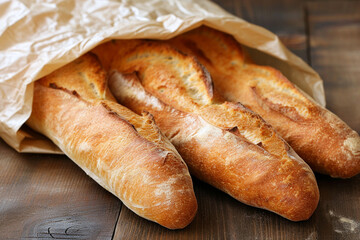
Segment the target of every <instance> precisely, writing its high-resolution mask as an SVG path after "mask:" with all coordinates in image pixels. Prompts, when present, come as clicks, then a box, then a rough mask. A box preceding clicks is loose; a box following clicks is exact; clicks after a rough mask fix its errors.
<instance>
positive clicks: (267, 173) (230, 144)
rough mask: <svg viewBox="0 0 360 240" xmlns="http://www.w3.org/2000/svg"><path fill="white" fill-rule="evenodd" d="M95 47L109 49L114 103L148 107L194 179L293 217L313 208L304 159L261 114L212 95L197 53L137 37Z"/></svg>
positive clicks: (103, 53) (103, 54)
mask: <svg viewBox="0 0 360 240" xmlns="http://www.w3.org/2000/svg"><path fill="white" fill-rule="evenodd" d="M108 45H112V46H108ZM130 46H131V47H130ZM94 51H95V52H96V53H98V54H99V58H100V59H107V60H109V59H111V57H109V56H110V55H113V57H112V60H109V62H110V64H109V65H108V67H109V69H110V72H111V74H110V77H109V88H110V90H111V91H112V93H113V94H114V95H115V97H116V98H117V99H118V100H119V102H120V103H121V104H123V105H125V106H127V107H129V108H130V109H132V110H133V111H135V112H141V111H144V110H145V111H148V112H151V113H152V114H153V116H154V118H155V119H156V122H157V124H158V126H159V128H160V129H161V131H162V132H163V133H164V134H165V136H166V137H168V138H169V139H170V141H171V142H172V143H173V144H174V146H175V147H176V148H177V150H178V151H179V153H180V154H181V156H182V157H183V158H184V160H185V161H186V163H187V164H188V166H189V169H190V172H191V173H192V174H194V175H195V176H196V177H197V178H199V179H201V180H203V181H205V182H207V183H209V184H211V185H213V186H215V187H217V188H219V189H221V190H223V191H224V192H226V193H228V194H229V195H231V196H233V197H234V198H236V199H237V200H239V201H241V202H243V203H246V204H248V205H251V206H255V207H259V208H264V209H267V210H270V211H273V212H275V213H277V214H279V215H281V216H283V217H285V218H288V219H290V220H293V221H300V220H305V219H308V218H309V217H310V216H311V215H312V213H313V212H314V210H315V208H316V206H317V204H318V200H319V191H318V187H317V183H316V180H315V177H314V174H313V172H312V171H311V169H310V168H309V166H308V165H307V164H306V163H305V162H303V161H302V160H301V159H300V158H299V157H298V156H297V155H296V153H295V152H294V151H293V150H292V149H291V148H290V147H289V146H288V144H287V143H286V142H284V141H283V140H282V139H281V138H280V137H279V136H278V135H277V133H276V132H275V131H274V130H273V129H272V127H271V126H270V125H268V124H266V123H265V122H264V121H263V120H262V119H261V117H260V116H258V115H257V114H255V113H253V112H251V111H249V110H248V109H246V108H245V107H243V106H242V105H240V104H234V103H230V102H221V99H217V98H216V97H214V95H216V93H215V94H214V92H213V88H212V82H211V78H210V76H209V75H208V73H207V71H206V69H204V68H203V67H202V66H201V65H200V64H198V62H197V61H196V59H195V58H193V57H187V56H184V55H183V54H181V53H179V52H178V51H176V50H175V49H173V48H171V47H170V46H167V45H166V44H163V43H159V42H150V41H141V40H135V41H133V40H130V41H117V42H110V43H108V44H105V45H103V46H100V47H99V48H97V49H95V50H94ZM109 62H108V63H109Z"/></svg>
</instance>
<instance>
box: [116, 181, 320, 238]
mask: <svg viewBox="0 0 360 240" xmlns="http://www.w3.org/2000/svg"><path fill="white" fill-rule="evenodd" d="M194 186H195V193H196V197H197V199H198V203H199V210H198V214H197V216H196V217H195V219H194V221H193V222H192V223H191V224H190V225H189V226H188V227H187V228H185V229H183V230H176V231H172V230H167V229H165V228H163V227H161V226H159V225H156V224H154V223H152V222H149V221H147V220H145V219H142V218H140V217H138V216H136V215H135V214H133V213H132V212H130V210H128V209H125V208H123V209H122V211H121V213H120V217H119V221H118V225H117V228H116V231H115V235H114V239H167V240H168V239H169V240H175V239H184V240H185V239H214V240H216V239H234V240H235V239H284V240H285V239H315V236H316V235H315V234H314V233H316V230H315V224H314V219H311V220H309V221H305V222H301V223H294V222H290V221H288V220H286V219H284V218H282V217H280V216H278V215H276V214H274V213H271V212H268V211H265V210H262V209H257V208H253V207H249V206H247V205H245V204H242V203H240V202H238V201H236V200H235V199H233V198H232V197H230V196H229V195H227V194H225V193H223V192H221V191H219V190H217V189H215V188H213V187H211V186H210V185H208V184H206V183H203V182H201V181H199V180H197V179H194Z"/></svg>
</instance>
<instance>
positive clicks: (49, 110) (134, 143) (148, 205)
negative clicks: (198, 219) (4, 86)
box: [27, 54, 197, 229]
mask: <svg viewBox="0 0 360 240" xmlns="http://www.w3.org/2000/svg"><path fill="white" fill-rule="evenodd" d="M105 80H106V74H105V72H104V70H103V69H102V68H101V66H100V64H99V62H98V60H97V59H96V57H95V56H94V55H92V54H86V55H84V56H82V57H80V58H79V59H77V60H75V61H74V62H72V63H70V64H68V65H66V66H64V67H63V68H61V69H59V70H57V71H55V72H54V73H52V74H50V75H48V76H46V77H44V78H43V79H41V80H39V81H37V82H36V83H35V90H34V101H33V109H32V114H31V116H30V118H29V120H28V121H27V124H28V125H29V126H30V127H31V128H33V129H35V130H36V131H38V132H40V133H42V134H44V135H45V136H47V137H48V138H50V139H51V140H52V141H53V142H54V143H55V144H56V145H57V146H59V148H60V149H61V150H62V151H63V152H64V153H65V154H66V155H67V156H68V157H69V158H71V159H72V160H73V161H74V162H75V163H76V164H77V165H78V166H80V167H81V168H82V169H83V170H84V171H85V172H86V173H87V174H88V175H89V176H90V177H92V178H93V179H94V180H95V181H96V182H98V183H99V184H100V185H101V186H102V187H104V188H105V189H107V190H108V191H110V192H111V193H113V194H114V195H115V196H117V197H118V198H119V199H120V200H121V201H122V202H123V203H124V204H125V205H126V206H127V207H128V208H129V209H131V210H132V211H133V212H135V213H136V214H138V215H140V216H142V217H144V218H146V219H149V220H151V221H154V222H157V223H159V224H161V225H162V226H165V227H167V228H170V229H178V228H184V227H185V226H187V225H188V224H189V223H190V222H191V221H192V219H193V218H194V216H195V214H196V211H197V202H196V198H195V194H194V191H193V185H192V180H191V177H190V175H189V172H188V169H187V166H186V164H185V163H184V161H183V160H182V158H181V157H180V155H179V154H178V152H177V151H176V150H175V148H174V147H173V146H172V145H171V143H170V142H169V141H168V140H167V139H166V138H165V137H164V136H163V135H162V134H161V133H160V131H159V129H158V128H157V126H156V125H155V124H154V120H153V117H152V116H151V115H150V114H148V113H143V115H142V116H139V115H137V114H135V113H134V112H132V111H130V110H129V109H127V108H125V107H123V106H121V105H120V104H117V103H115V102H114V101H113V100H114V98H113V97H112V95H111V94H110V92H109V91H108V89H107V83H106V81H105Z"/></svg>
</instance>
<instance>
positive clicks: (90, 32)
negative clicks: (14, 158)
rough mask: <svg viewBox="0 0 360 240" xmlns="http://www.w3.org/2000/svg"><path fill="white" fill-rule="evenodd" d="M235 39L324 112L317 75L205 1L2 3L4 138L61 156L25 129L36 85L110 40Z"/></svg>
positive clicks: (0, 107) (0, 121)
mask: <svg viewBox="0 0 360 240" xmlns="http://www.w3.org/2000/svg"><path fill="white" fill-rule="evenodd" d="M202 24H204V25H207V26H209V27H212V28H215V29H217V30H221V31H223V32H226V33H229V34H232V35H233V36H234V37H235V39H236V40H237V41H239V43H241V44H242V45H244V46H246V49H248V53H249V54H250V55H251V57H252V58H253V59H254V60H255V62H256V63H258V64H267V65H271V66H273V67H276V68H278V69H279V70H280V71H282V72H283V74H284V75H285V76H287V77H288V78H289V80H290V81H292V82H294V83H295V84H296V85H297V86H298V87H300V88H301V89H302V90H303V91H305V92H306V93H308V94H309V95H310V96H312V97H313V98H314V99H315V100H316V101H317V102H319V103H320V104H321V105H322V106H324V105H325V97H324V91H323V85H322V81H321V79H320V77H319V75H318V74H317V73H316V72H315V71H314V70H313V69H311V68H310V67H309V66H308V65H307V64H306V63H304V62H303V61H302V60H301V59H300V58H299V57H297V56H295V55H293V54H292V53H291V52H289V50H287V49H286V48H285V47H284V46H283V44H282V43H281V42H280V41H279V38H278V37H277V36H276V35H274V34H272V33H271V32H269V31H268V30H266V29H264V28H261V27H259V26H256V25H253V24H250V23H248V22H246V21H244V20H242V19H240V18H238V17H235V16H233V15H231V14H229V13H227V12H226V11H224V10H223V9H221V8H220V7H218V6H217V5H216V4H214V3H212V2H210V1H205V0H197V1H194V0H181V1H179V0H168V1H163V0H134V1H131V0H128V1H126V0H124V1H110V0H109V1H106V0H102V1H74V0H56V1H55V0H53V1H32V0H9V1H2V2H1V3H0V62H1V65H0V96H1V102H0V136H1V138H3V139H4V140H5V142H7V143H8V144H9V145H10V146H11V147H13V148H14V149H16V150H17V151H19V152H37V153H61V151H60V150H59V149H58V148H57V147H56V146H55V145H54V144H52V143H51V142H50V141H49V140H48V139H46V138H45V137H43V136H41V135H40V134H37V133H35V132H34V131H32V130H31V129H29V128H28V127H26V126H25V125H24V123H25V122H26V120H27V119H28V118H29V116H30V113H31V106H32V96H33V82H34V81H35V80H37V79H39V78H41V77H43V76H45V75H47V74H49V73H51V72H52V71H54V70H56V69H58V68H60V67H61V66H63V65H65V64H66V63H69V62H71V61H72V60H74V59H76V58H77V57H79V56H80V55H82V54H84V53H86V52H88V51H90V50H91V49H92V48H94V47H96V46H97V45H99V44H101V43H103V42H106V41H109V40H111V39H133V38H150V39H168V38H171V37H174V36H176V35H179V34H181V33H183V32H186V31H189V30H191V29H194V28H196V27H199V26H200V25H202Z"/></svg>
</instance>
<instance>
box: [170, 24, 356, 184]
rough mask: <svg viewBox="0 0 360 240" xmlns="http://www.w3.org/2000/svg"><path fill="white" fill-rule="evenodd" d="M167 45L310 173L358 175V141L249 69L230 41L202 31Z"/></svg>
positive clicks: (276, 81) (297, 95) (279, 83)
mask: <svg viewBox="0 0 360 240" xmlns="http://www.w3.org/2000/svg"><path fill="white" fill-rule="evenodd" d="M168 43H170V44H171V45H172V46H174V47H176V48H177V49H180V50H181V51H183V52H185V53H187V54H190V55H195V56H196V57H197V58H198V59H199V61H200V62H201V63H202V64H203V65H205V67H206V68H207V69H208V70H209V72H210V73H211V76H212V79H213V81H214V85H215V89H216V90H217V92H219V93H220V95H222V96H223V97H224V98H225V99H226V100H228V101H240V102H241V103H242V104H244V105H245V106H246V107H249V108H250V109H252V110H253V111H254V112H256V113H258V114H260V115H261V116H262V117H263V118H264V119H265V120H266V121H267V122H269V123H270V124H271V125H272V126H273V127H274V128H275V129H276V130H277V131H278V132H279V134H280V135H281V136H282V137H283V138H284V139H285V140H286V141H287V142H288V143H289V144H290V145H291V146H292V147H293V148H294V150H295V151H296V152H297V153H298V154H299V155H300V156H301V157H302V158H303V159H304V160H305V161H306V162H307V163H308V164H309V165H310V166H311V167H312V169H313V170H314V171H317V172H320V173H324V174H329V175H331V176H333V177H340V178H348V177H352V176H354V175H356V174H358V173H359V172H360V154H359V152H360V137H359V135H358V134H357V133H356V132H355V131H353V130H351V129H350V128H349V126H347V125H346V124H345V123H344V122H343V121H341V120H340V119H339V118H338V117H337V116H335V115H334V114H332V113H330V112H329V111H328V110H326V109H324V108H322V107H321V106H319V105H318V104H316V103H315V102H314V101H312V100H310V99H309V98H307V97H306V96H305V95H303V94H302V93H301V92H300V91H299V90H298V89H297V88H296V87H295V86H294V85H293V84H292V83H291V82H290V81H289V80H287V79H286V77H284V76H283V75H282V74H281V73H280V72H279V71H278V70H276V69H274V68H271V67H266V66H258V65H255V64H252V63H251V61H250V60H249V59H246V58H245V57H244V55H243V53H242V51H241V47H240V44H238V43H237V42H236V40H235V39H233V38H232V37H231V36H229V35H226V34H224V33H221V32H219V31H216V30H213V29H210V28H207V27H201V28H198V29H195V30H193V31H190V32H188V33H185V34H183V35H180V36H178V37H176V38H174V39H172V40H170V41H168ZM349 143H350V144H349Z"/></svg>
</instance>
